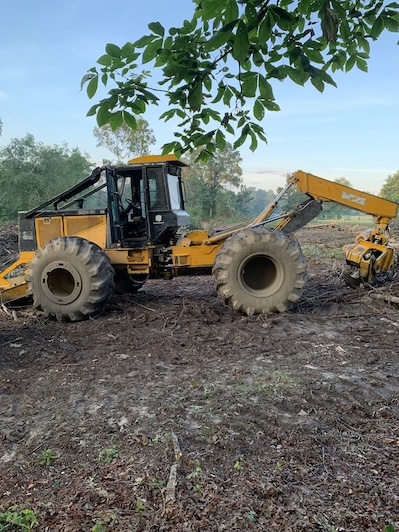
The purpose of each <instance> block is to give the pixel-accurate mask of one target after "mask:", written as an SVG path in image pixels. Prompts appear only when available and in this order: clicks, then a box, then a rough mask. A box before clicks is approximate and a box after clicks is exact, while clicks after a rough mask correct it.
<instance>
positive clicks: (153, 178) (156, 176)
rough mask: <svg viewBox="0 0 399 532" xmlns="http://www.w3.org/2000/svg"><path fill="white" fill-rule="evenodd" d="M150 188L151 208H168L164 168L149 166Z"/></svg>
mask: <svg viewBox="0 0 399 532" xmlns="http://www.w3.org/2000/svg"><path fill="white" fill-rule="evenodd" d="M147 176H148V189H149V195H150V209H152V210H164V209H167V208H168V205H167V202H166V197H165V187H164V182H163V174H162V168H156V167H155V168H148V169H147Z"/></svg>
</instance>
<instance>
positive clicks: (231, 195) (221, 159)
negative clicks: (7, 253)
mask: <svg viewBox="0 0 399 532" xmlns="http://www.w3.org/2000/svg"><path fill="white" fill-rule="evenodd" d="M1 126H2V124H1V120H0V134H1ZM93 133H94V136H95V138H96V139H97V145H98V146H102V147H105V148H107V149H108V150H109V152H110V153H111V154H112V158H111V159H109V160H104V161H103V163H104V164H115V165H120V164H126V162H127V160H128V159H130V158H132V157H135V156H142V155H147V154H149V153H150V152H151V147H152V145H153V144H154V143H155V137H154V134H153V131H152V130H151V128H150V127H149V124H148V123H147V122H146V121H145V120H144V119H140V121H139V123H138V127H137V129H136V130H135V131H132V130H131V129H130V128H128V127H127V126H125V125H122V126H121V127H120V128H118V129H117V130H115V131H112V129H111V127H110V126H108V125H106V126H103V127H102V128H98V127H96V128H95V129H94V132H93ZM188 163H189V166H188V167H187V168H186V169H185V170H184V182H185V191H186V203H187V209H188V211H189V212H190V215H191V219H192V225H193V227H196V228H199V227H201V226H202V225H203V224H204V223H206V224H209V225H226V224H228V223H235V222H239V221H249V220H251V219H253V218H255V217H256V216H257V215H258V214H259V213H260V212H261V211H262V210H263V209H264V208H265V206H266V205H267V204H268V203H269V202H270V201H271V200H272V199H273V197H274V196H275V193H274V192H273V191H272V190H271V189H270V190H263V189H257V188H255V187H248V186H246V185H245V184H244V182H243V177H242V174H243V172H242V158H241V155H240V153H239V151H238V150H235V149H234V147H233V146H232V145H231V144H229V143H226V144H225V145H224V146H223V148H220V149H218V150H217V151H216V152H215V154H214V156H213V158H212V159H211V160H208V161H204V160H199V158H198V150H194V151H193V152H192V153H191V154H190V155H189V157H188ZM93 167H94V165H93V163H92V162H91V161H90V158H89V156H88V155H87V154H86V153H82V152H81V151H80V150H79V149H78V148H73V149H71V148H69V147H68V145H67V144H63V145H62V146H58V145H52V146H49V145H45V144H44V143H42V142H39V141H37V140H36V139H35V138H34V136H33V135H31V134H27V135H25V137H22V138H15V139H12V140H11V141H10V143H9V144H8V145H6V146H4V147H2V148H0V221H6V220H16V218H17V214H18V211H23V210H29V209H31V208H34V207H35V206H37V205H39V204H40V203H42V202H43V201H44V200H45V199H47V198H50V197H52V196H55V195H56V194H59V193H60V192H62V191H64V190H66V189H67V188H69V187H70V186H72V185H74V184H75V183H77V182H79V181H80V180H82V179H84V178H85V177H87V176H88V175H89V174H90V172H91V170H92V169H93ZM289 177H290V175H287V180H288V179H289ZM336 181H337V182H340V183H341V184H344V185H347V186H351V183H350V182H349V181H348V180H347V179H345V178H339V179H337V180H336ZM279 191H280V189H278V190H277V191H276V193H278V192H279ZM380 195H381V196H382V197H385V198H388V199H392V200H394V201H398V202H399V171H398V172H396V173H394V174H392V175H391V176H388V178H387V180H386V182H385V183H384V186H383V187H382V190H381V193H380ZM302 201H303V197H302V196H301V195H300V193H299V192H297V191H296V190H295V189H291V190H290V191H289V193H288V194H287V196H286V198H285V199H284V201H283V202H282V205H281V208H282V209H283V210H290V209H292V208H295V207H296V206H297V205H298V204H299V203H301V202H302ZM348 214H351V211H350V209H347V208H345V207H342V206H340V205H337V204H334V203H327V204H325V206H324V209H323V211H322V213H321V215H320V216H319V217H323V218H327V219H339V218H341V217H342V216H345V215H348Z"/></svg>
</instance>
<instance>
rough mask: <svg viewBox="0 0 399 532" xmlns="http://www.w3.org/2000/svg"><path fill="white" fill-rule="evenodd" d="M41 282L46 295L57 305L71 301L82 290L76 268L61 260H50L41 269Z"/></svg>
mask: <svg viewBox="0 0 399 532" xmlns="http://www.w3.org/2000/svg"><path fill="white" fill-rule="evenodd" d="M41 284H42V289H43V292H44V293H45V294H46V296H47V297H48V298H49V299H50V300H51V301H53V302H54V303H58V304H59V305H68V304H69V303H72V302H73V301H75V300H76V299H77V298H78V297H79V295H80V293H81V291H82V279H81V277H80V274H79V272H78V270H77V269H76V268H74V267H73V266H72V265H71V264H68V263H66V262H62V261H54V262H51V263H50V264H48V265H47V266H46V267H45V268H44V269H43V272H42V275H41Z"/></svg>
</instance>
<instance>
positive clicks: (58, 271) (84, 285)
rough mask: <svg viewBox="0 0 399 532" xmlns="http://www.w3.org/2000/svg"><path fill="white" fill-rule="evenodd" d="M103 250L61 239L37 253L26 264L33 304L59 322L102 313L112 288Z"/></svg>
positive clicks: (76, 240) (77, 240) (73, 239)
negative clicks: (27, 264) (28, 263)
mask: <svg viewBox="0 0 399 532" xmlns="http://www.w3.org/2000/svg"><path fill="white" fill-rule="evenodd" d="M114 273H115V272H114V269H113V268H112V266H111V264H110V262H109V259H108V257H107V256H106V254H105V253H104V251H103V250H102V249H101V248H100V247H99V246H97V245H96V244H93V243H92V242H89V241H88V240H85V239H83V238H77V237H60V238H55V239H54V240H50V241H49V242H47V244H46V245H45V246H44V247H43V248H42V249H39V250H37V251H36V256H35V258H34V260H33V261H32V262H31V263H30V265H29V272H28V283H29V288H28V293H29V294H31V295H32V296H33V305H34V306H35V307H37V308H39V309H41V310H43V312H44V314H45V316H51V315H52V316H55V317H56V318H57V320H58V321H80V320H83V319H86V318H88V317H89V316H92V315H94V314H96V313H98V312H99V311H100V310H102V309H103V308H104V306H105V304H106V303H107V301H108V299H109V297H110V296H111V294H112V292H113V289H114Z"/></svg>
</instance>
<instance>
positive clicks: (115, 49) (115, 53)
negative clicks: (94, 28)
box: [105, 43, 121, 59]
mask: <svg viewBox="0 0 399 532" xmlns="http://www.w3.org/2000/svg"><path fill="white" fill-rule="evenodd" d="M105 51H106V52H107V54H108V55H110V56H112V57H115V58H117V59H119V58H120V56H121V49H120V48H119V46H116V44H111V43H109V44H107V45H106V47H105Z"/></svg>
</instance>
